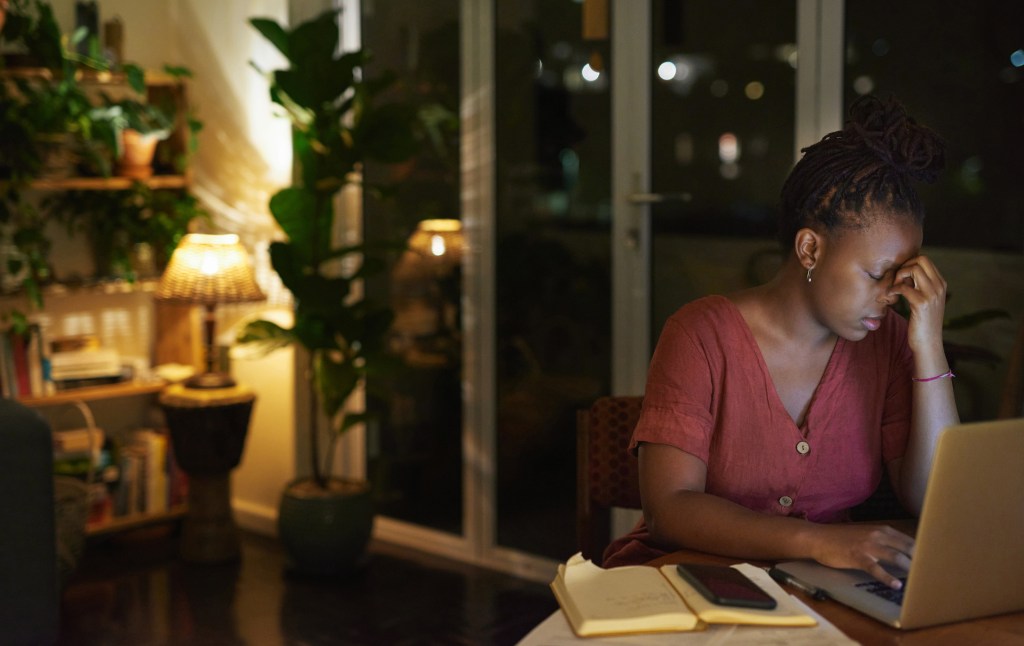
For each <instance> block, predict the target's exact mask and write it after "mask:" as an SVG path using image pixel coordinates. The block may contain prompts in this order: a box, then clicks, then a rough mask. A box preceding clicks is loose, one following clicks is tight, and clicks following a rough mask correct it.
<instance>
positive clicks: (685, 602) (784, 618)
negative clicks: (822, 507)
mask: <svg viewBox="0 0 1024 646" xmlns="http://www.w3.org/2000/svg"><path fill="white" fill-rule="evenodd" d="M733 567H735V568H736V569H737V570H739V571H740V572H742V573H743V574H744V575H746V576H747V577H748V578H750V579H751V580H752V581H754V583H756V584H757V585H758V586H759V587H761V589H763V590H764V591H765V592H767V593H768V594H769V595H771V596H772V597H773V598H774V599H775V601H776V603H777V605H776V607H775V608H773V609H772V610H761V609H757V608H740V607H735V606H722V605H716V604H713V603H711V602H710V601H707V600H706V599H704V597H703V596H701V594H700V592H698V591H697V590H696V589H694V588H693V587H692V586H691V585H690V584H689V583H687V582H686V581H685V580H683V578H682V577H680V576H679V574H678V573H677V572H676V566H675V565H663V566H661V567H652V566H648V565H628V566H622V567H617V568H611V569H604V568H601V567H598V566H597V565H594V563H593V562H592V561H590V560H588V559H584V558H583V556H582V555H581V554H578V553H577V554H576V555H574V556H573V557H572V558H570V559H569V560H568V561H567V562H566V563H564V564H561V565H559V566H558V573H557V574H556V576H555V578H554V580H553V581H552V582H551V589H552V591H553V592H554V594H555V598H556V599H557V600H558V605H559V607H561V609H562V612H563V613H564V614H565V617H566V619H567V620H568V622H569V625H570V627H571V628H572V630H573V632H574V633H576V635H577V636H579V637H592V636H598V635H628V634H639V633H655V632H686V631H693V630H701V629H703V628H704V627H705V626H706V625H708V624H737V625H757V626H791V627H796V626H815V625H817V622H816V620H815V619H814V618H813V617H812V616H811V615H809V614H807V613H806V612H805V611H804V610H802V609H801V608H800V606H799V605H797V604H796V603H795V602H794V601H793V600H792V598H791V597H790V596H789V595H788V594H787V593H786V592H785V591H784V590H783V589H782V588H780V587H779V585H778V584H777V583H775V581H773V580H772V579H771V577H769V576H768V573H767V572H765V571H764V570H763V569H761V568H758V567H756V566H753V565H750V564H749V563H742V564H738V565H735V566H733Z"/></svg>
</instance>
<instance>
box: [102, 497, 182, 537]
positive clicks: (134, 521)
mask: <svg viewBox="0 0 1024 646" xmlns="http://www.w3.org/2000/svg"><path fill="white" fill-rule="evenodd" d="M187 512H188V509H187V507H186V506H185V505H177V506H174V507H171V508H170V509H168V510H167V511H164V512H157V513H152V514H131V515H129V516H115V517H114V518H112V519H110V520H108V521H105V522H102V523H95V524H92V523H90V524H89V525H86V527H85V534H86V536H102V535H104V534H113V533H116V532H123V531H125V530H129V529H137V528H139V527H146V526H147V525H155V524H157V523H166V522H170V521H172V520H179V519H181V518H184V517H185V514H186V513H187Z"/></svg>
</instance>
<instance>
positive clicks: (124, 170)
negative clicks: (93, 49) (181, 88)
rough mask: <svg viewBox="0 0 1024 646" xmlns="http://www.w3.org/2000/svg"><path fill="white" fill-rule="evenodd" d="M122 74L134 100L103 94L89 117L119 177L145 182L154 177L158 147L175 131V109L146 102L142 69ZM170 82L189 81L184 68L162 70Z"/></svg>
mask: <svg viewBox="0 0 1024 646" xmlns="http://www.w3.org/2000/svg"><path fill="white" fill-rule="evenodd" d="M122 71H123V72H124V74H125V78H126V80H127V81H128V87H129V89H130V90H131V92H133V93H134V96H127V97H124V98H120V99H113V98H111V97H110V95H109V94H107V93H103V94H102V99H103V104H102V105H101V106H98V107H96V108H94V109H93V110H92V111H91V113H90V116H91V117H92V118H93V119H94V121H95V122H96V123H97V124H99V125H98V127H97V130H98V135H97V136H100V135H101V136H102V138H103V140H104V141H105V143H106V145H107V147H108V148H109V149H110V150H111V151H112V152H113V155H114V158H115V159H116V160H117V171H118V174H119V175H121V176H122V177H130V178H132V179H146V178H148V177H150V176H152V174H153V159H154V155H155V153H156V147H157V144H158V143H160V142H161V141H163V140H164V139H167V138H168V137H169V136H170V135H171V132H172V131H173V130H174V124H175V120H176V118H177V110H176V106H175V105H174V104H173V103H170V102H164V103H163V104H156V103H151V102H149V101H148V100H147V98H146V80H145V73H144V71H143V70H142V68H140V67H138V66H137V65H135V64H125V65H123V66H122ZM164 71H165V73H167V74H168V75H170V76H171V77H172V78H175V79H180V78H182V77H191V76H192V72H191V70H189V69H188V68H185V67H176V66H169V65H168V66H165V67H164ZM188 126H189V130H190V132H191V134H192V135H194V134H195V131H196V130H197V129H198V128H199V127H200V124H199V123H198V122H197V121H195V120H194V119H189V120H188Z"/></svg>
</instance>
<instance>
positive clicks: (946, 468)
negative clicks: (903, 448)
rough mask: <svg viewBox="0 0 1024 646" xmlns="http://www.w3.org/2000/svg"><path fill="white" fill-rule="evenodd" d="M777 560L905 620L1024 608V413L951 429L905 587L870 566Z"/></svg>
mask: <svg viewBox="0 0 1024 646" xmlns="http://www.w3.org/2000/svg"><path fill="white" fill-rule="evenodd" d="M776 567H778V568H779V569H780V570H782V571H783V572H785V573H786V574H788V575H789V576H791V577H793V578H794V579H796V583H797V585H800V584H803V585H805V586H813V587H816V588H818V589H819V590H821V591H823V592H825V593H826V594H828V595H829V596H831V597H832V598H833V599H835V600H836V601H839V602H841V603H844V604H846V605H848V606H850V607H851V608H854V609H855V610H859V611H861V612H863V613H865V614H867V615H870V616H871V617H874V618H875V619H878V620H879V621H882V622H884V623H886V624H889V625H890V626H894V627H896V628H922V627H925V626H933V625H936V624H944V623H950V622H954V621H961V620H964V619H972V618H975V617H986V616H989V615H996V614H1001V613H1006V612H1013V611H1018V610H1024V418H1019V419H1008V420H998V421H991V422H975V423H969V424H960V425H957V426H953V427H950V428H947V429H946V430H945V431H943V433H942V435H941V436H940V438H939V444H938V448H937V449H936V454H935V458H934V463H933V465H932V470H931V474H930V475H929V478H928V488H927V490H926V492H925V499H924V507H923V509H922V511H921V517H920V522H919V523H918V529H917V534H916V544H915V547H914V558H913V560H912V561H911V565H910V571H909V572H900V571H896V570H893V571H892V574H893V575H895V576H897V577H900V578H903V577H904V576H905V577H906V579H905V582H904V586H903V589H902V590H901V591H894V590H892V589H891V588H889V587H888V586H885V585H884V584H881V583H879V582H877V581H876V580H875V579H874V578H873V577H871V576H870V575H868V574H867V573H865V572H862V571H860V570H841V569H835V568H830V567H826V566H824V565H820V564H818V563H815V562H813V561H788V562H785V563H780V564H778V565H777V566H776ZM894 593H895V594H894ZM900 597H902V598H900Z"/></svg>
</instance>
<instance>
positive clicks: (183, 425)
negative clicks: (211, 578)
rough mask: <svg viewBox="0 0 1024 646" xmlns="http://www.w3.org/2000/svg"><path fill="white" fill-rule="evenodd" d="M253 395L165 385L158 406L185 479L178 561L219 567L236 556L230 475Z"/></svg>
mask: <svg viewBox="0 0 1024 646" xmlns="http://www.w3.org/2000/svg"><path fill="white" fill-rule="evenodd" d="M255 401H256V395H255V394H254V393H253V392H252V391H251V390H249V389H248V388H245V387H242V386H231V387H229V388H207V389H200V388H186V387H184V386H182V385H181V384H174V385H171V386H168V387H167V388H166V389H165V390H164V391H163V392H162V393H161V394H160V407H161V408H162V409H163V411H164V415H165V416H166V418H167V427H168V428H169V429H170V432H171V444H172V446H173V447H174V456H175V458H176V459H177V461H178V465H179V466H180V467H181V469H182V471H184V472H185V473H187V474H188V514H187V515H186V516H185V520H184V522H183V525H182V536H181V557H182V559H184V560H186V561H193V562H198V563H219V562H223V561H231V560H234V559H237V558H238V557H239V555H240V553H241V552H240V547H239V538H238V526H237V525H236V524H235V519H234V516H233V515H232V513H231V480H230V477H231V470H232V469H234V468H235V467H236V466H238V463H239V461H240V460H241V459H242V450H243V449H244V448H245V436H246V433H247V432H248V430H249V416H250V414H251V413H252V407H253V403H254V402H255Z"/></svg>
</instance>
